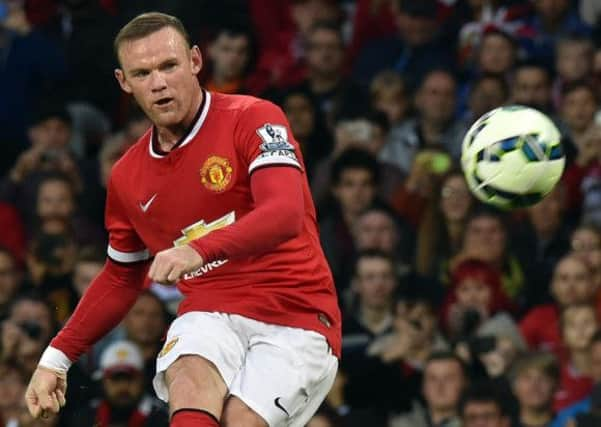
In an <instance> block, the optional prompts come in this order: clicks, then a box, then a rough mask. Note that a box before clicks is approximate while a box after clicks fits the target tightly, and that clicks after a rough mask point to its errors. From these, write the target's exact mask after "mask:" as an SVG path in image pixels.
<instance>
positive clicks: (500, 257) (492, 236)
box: [449, 208, 525, 306]
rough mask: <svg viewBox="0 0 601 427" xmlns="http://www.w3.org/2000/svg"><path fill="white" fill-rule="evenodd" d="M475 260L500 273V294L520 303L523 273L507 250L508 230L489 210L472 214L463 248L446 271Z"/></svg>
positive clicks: (480, 210) (518, 263)
mask: <svg viewBox="0 0 601 427" xmlns="http://www.w3.org/2000/svg"><path fill="white" fill-rule="evenodd" d="M470 258H471V259H478V260H481V261H484V262H486V263H489V264H490V265H491V266H492V267H494V268H496V269H498V270H499V271H501V284H502V288H501V289H502V293H503V295H505V296H506V297H507V298H509V299H510V300H511V301H512V303H514V304H517V305H518V306H519V304H520V303H521V297H522V293H523V290H524V286H525V282H524V270H523V267H522V265H521V264H520V262H519V261H518V259H517V258H516V257H515V255H513V253H512V252H511V250H510V249H509V247H508V242H507V226H506V223H505V218H504V217H503V215H502V214H501V213H499V212H497V211H495V210H491V209H489V208H482V209H479V210H476V211H474V212H472V213H471V215H470V217H469V218H468V219H467V222H466V226H465V234H464V237H463V244H462V246H461V248H460V250H459V252H458V254H457V255H455V256H454V257H453V258H451V260H450V261H449V270H450V271H452V269H453V268H454V267H455V266H456V265H458V264H459V263H460V262H461V261H463V260H465V259H470Z"/></svg>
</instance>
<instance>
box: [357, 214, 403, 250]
mask: <svg viewBox="0 0 601 427" xmlns="http://www.w3.org/2000/svg"><path fill="white" fill-rule="evenodd" d="M398 239H399V236H398V231H397V228H396V224H395V222H394V219H393V218H391V217H390V216H389V215H388V214H387V213H386V212H383V211H377V210H370V211H367V212H365V213H363V214H361V216H359V218H357V221H356V224H355V246H356V247H357V249H358V250H365V249H379V250H381V251H384V252H387V253H389V254H393V253H394V251H395V249H396V245H397V243H398Z"/></svg>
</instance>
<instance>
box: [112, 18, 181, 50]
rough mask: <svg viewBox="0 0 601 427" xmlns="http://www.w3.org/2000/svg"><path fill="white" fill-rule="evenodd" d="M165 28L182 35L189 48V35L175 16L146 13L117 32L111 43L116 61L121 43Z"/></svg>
mask: <svg viewBox="0 0 601 427" xmlns="http://www.w3.org/2000/svg"><path fill="white" fill-rule="evenodd" d="M165 27H171V28H174V29H175V30H176V31H177V32H178V33H180V34H181V35H182V37H183V38H184V40H185V41H186V43H187V45H188V48H189V47H191V45H192V43H191V41H190V35H189V34H188V31H186V28H185V27H184V24H182V22H181V21H180V20H179V19H177V18H176V17H175V16H171V15H167V14H166V13H160V12H148V13H142V14H141V15H138V16H136V17H135V18H134V19H132V20H131V21H129V22H128V23H127V24H125V25H124V26H123V28H121V30H119V33H117V36H116V37H115V41H114V42H113V49H114V51H115V55H116V56H117V59H119V47H120V46H121V45H122V44H123V42H126V41H132V40H139V39H141V38H144V37H146V36H148V35H149V34H152V33H156V32H157V31H159V30H162V29H163V28H165Z"/></svg>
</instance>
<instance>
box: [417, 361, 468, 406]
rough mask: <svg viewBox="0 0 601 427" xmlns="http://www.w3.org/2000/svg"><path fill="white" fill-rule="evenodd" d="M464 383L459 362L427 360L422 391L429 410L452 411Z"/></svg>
mask: <svg viewBox="0 0 601 427" xmlns="http://www.w3.org/2000/svg"><path fill="white" fill-rule="evenodd" d="M464 385H465V377H464V375H463V370H462V367H461V366H460V365H459V362H458V361H457V360H454V359H440V360H432V361H430V362H428V364H427V365H426V367H425V369H424V379H423V384H422V391H423V394H424V397H425V398H426V402H427V403H428V409H430V411H453V410H456V409H457V403H458V402H459V398H460V396H461V391H462V390H463V387H464Z"/></svg>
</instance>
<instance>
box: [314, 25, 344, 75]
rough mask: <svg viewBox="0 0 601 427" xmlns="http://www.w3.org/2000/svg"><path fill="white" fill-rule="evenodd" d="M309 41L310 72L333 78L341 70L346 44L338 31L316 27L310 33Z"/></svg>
mask: <svg viewBox="0 0 601 427" xmlns="http://www.w3.org/2000/svg"><path fill="white" fill-rule="evenodd" d="M307 43H308V44H307V64H308V66H309V70H310V73H312V74H314V75H317V76H323V77H330V78H331V77H334V76H337V75H338V74H339V73H340V72H341V70H342V64H343V61H344V45H343V43H342V39H341V36H340V34H339V33H338V32H337V31H333V30H330V29H326V28H319V29H316V30H314V31H313V32H312V33H311V34H310V36H309V39H308V40H307Z"/></svg>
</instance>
